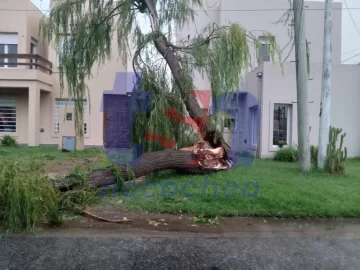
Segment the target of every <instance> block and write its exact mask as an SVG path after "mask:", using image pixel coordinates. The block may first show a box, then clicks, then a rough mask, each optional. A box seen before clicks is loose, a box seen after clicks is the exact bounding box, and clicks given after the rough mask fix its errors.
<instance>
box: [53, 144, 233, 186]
mask: <svg viewBox="0 0 360 270" xmlns="http://www.w3.org/2000/svg"><path fill="white" fill-rule="evenodd" d="M224 154H225V150H224V148H222V147H218V148H215V149H213V148H211V147H210V146H209V145H207V144H206V143H205V142H203V141H201V142H198V143H196V144H195V145H194V146H192V147H187V148H183V149H181V150H166V151H159V152H149V153H144V154H143V155H141V158H140V159H139V160H138V162H136V163H137V164H135V165H133V166H130V167H119V168H118V169H116V170H115V171H114V169H113V168H111V167H108V168H105V169H100V170H96V171H93V172H91V173H90V175H89V182H90V186H91V187H94V188H100V187H103V186H106V185H111V184H114V183H116V182H117V178H118V177H120V178H121V180H124V181H127V180H132V179H136V178H139V177H142V176H146V175H149V174H151V173H154V172H157V171H161V170H169V169H174V170H179V171H182V172H188V173H197V174H204V173H211V172H215V171H219V170H227V169H229V168H231V166H232V162H231V161H230V160H229V159H226V158H225V155H224ZM118 173H120V175H118ZM68 180H69V181H70V180H71V179H68ZM69 181H66V179H64V180H63V181H62V182H61V183H60V185H58V186H57V188H58V189H59V190H60V191H67V190H69V189H72V188H73V187H72V186H71V183H70V182H69Z"/></svg>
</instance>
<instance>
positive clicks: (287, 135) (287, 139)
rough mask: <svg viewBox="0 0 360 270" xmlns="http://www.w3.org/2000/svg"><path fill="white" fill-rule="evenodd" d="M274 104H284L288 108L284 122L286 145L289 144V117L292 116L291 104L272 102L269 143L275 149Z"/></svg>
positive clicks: (277, 147) (276, 146) (276, 147)
mask: <svg viewBox="0 0 360 270" xmlns="http://www.w3.org/2000/svg"><path fill="white" fill-rule="evenodd" d="M275 106H286V107H287V108H288V110H287V122H286V142H287V145H288V146H289V145H291V117H292V113H291V111H292V104H287V103H273V106H272V118H271V126H272V128H271V130H272V136H271V145H272V147H273V148H275V149H279V146H278V145H274V144H273V142H274V112H275Z"/></svg>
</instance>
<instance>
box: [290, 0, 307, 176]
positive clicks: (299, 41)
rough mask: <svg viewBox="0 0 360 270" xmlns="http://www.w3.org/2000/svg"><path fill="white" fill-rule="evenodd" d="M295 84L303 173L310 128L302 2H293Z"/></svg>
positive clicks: (299, 0)
mask: <svg viewBox="0 0 360 270" xmlns="http://www.w3.org/2000/svg"><path fill="white" fill-rule="evenodd" d="M294 26H295V54H296V82H297V107H298V145H299V165H300V169H301V170H302V171H303V172H307V171H309V170H310V167H311V163H310V142H309V139H310V127H309V111H308V105H309V104H308V70H307V65H308V63H307V51H306V46H307V45H306V38H305V10H304V0H294Z"/></svg>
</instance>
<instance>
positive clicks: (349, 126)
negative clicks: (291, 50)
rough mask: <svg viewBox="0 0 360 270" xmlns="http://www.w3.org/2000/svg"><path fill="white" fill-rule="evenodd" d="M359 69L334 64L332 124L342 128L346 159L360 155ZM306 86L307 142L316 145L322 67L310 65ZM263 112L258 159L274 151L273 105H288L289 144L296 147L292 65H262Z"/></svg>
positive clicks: (293, 68)
mask: <svg viewBox="0 0 360 270" xmlns="http://www.w3.org/2000/svg"><path fill="white" fill-rule="evenodd" d="M359 74H360V66H358V65H336V64H335V65H333V79H332V104H331V125H332V126H335V127H339V128H342V129H343V131H344V132H346V133H347V136H346V137H345V143H344V144H345V146H347V147H348V155H349V157H355V156H360V141H359V139H358V138H359V136H360V122H359V121H358V115H360V107H359V106H358V101H359V100H360V92H359V89H358V86H359V85H360V77H359ZM310 78H312V80H309V83H308V91H309V102H310V103H309V120H310V126H311V132H310V143H311V144H313V145H317V144H318V134H319V121H320V117H319V112H320V98H321V80H322V64H312V65H311V74H310ZM263 83H264V84H263V111H262V115H261V117H262V121H261V122H262V124H261V129H262V132H261V157H271V156H272V155H273V154H274V152H275V151H276V150H277V148H275V147H273V146H272V136H273V110H274V108H273V106H274V103H282V104H290V105H291V106H292V110H291V133H290V139H291V144H292V145H296V144H297V139H298V136H297V105H296V103H293V102H296V100H297V96H296V70H295V63H288V64H285V66H284V75H282V72H281V69H280V68H279V67H277V66H274V65H272V64H271V63H265V64H264V77H263Z"/></svg>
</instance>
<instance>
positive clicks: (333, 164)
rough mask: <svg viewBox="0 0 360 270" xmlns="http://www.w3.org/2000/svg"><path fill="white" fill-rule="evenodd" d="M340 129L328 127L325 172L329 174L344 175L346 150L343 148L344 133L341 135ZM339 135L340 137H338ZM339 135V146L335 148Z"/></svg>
mask: <svg viewBox="0 0 360 270" xmlns="http://www.w3.org/2000/svg"><path fill="white" fill-rule="evenodd" d="M341 132H342V129H341V128H335V127H330V132H329V144H328V146H327V150H326V162H325V171H326V172H328V173H331V174H334V173H339V174H343V173H345V160H346V158H347V148H346V147H344V150H343V149H342V148H343V145H344V138H345V136H346V133H343V134H341ZM340 134H341V135H340ZM339 135H340V145H339V148H337V141H338V138H339Z"/></svg>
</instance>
